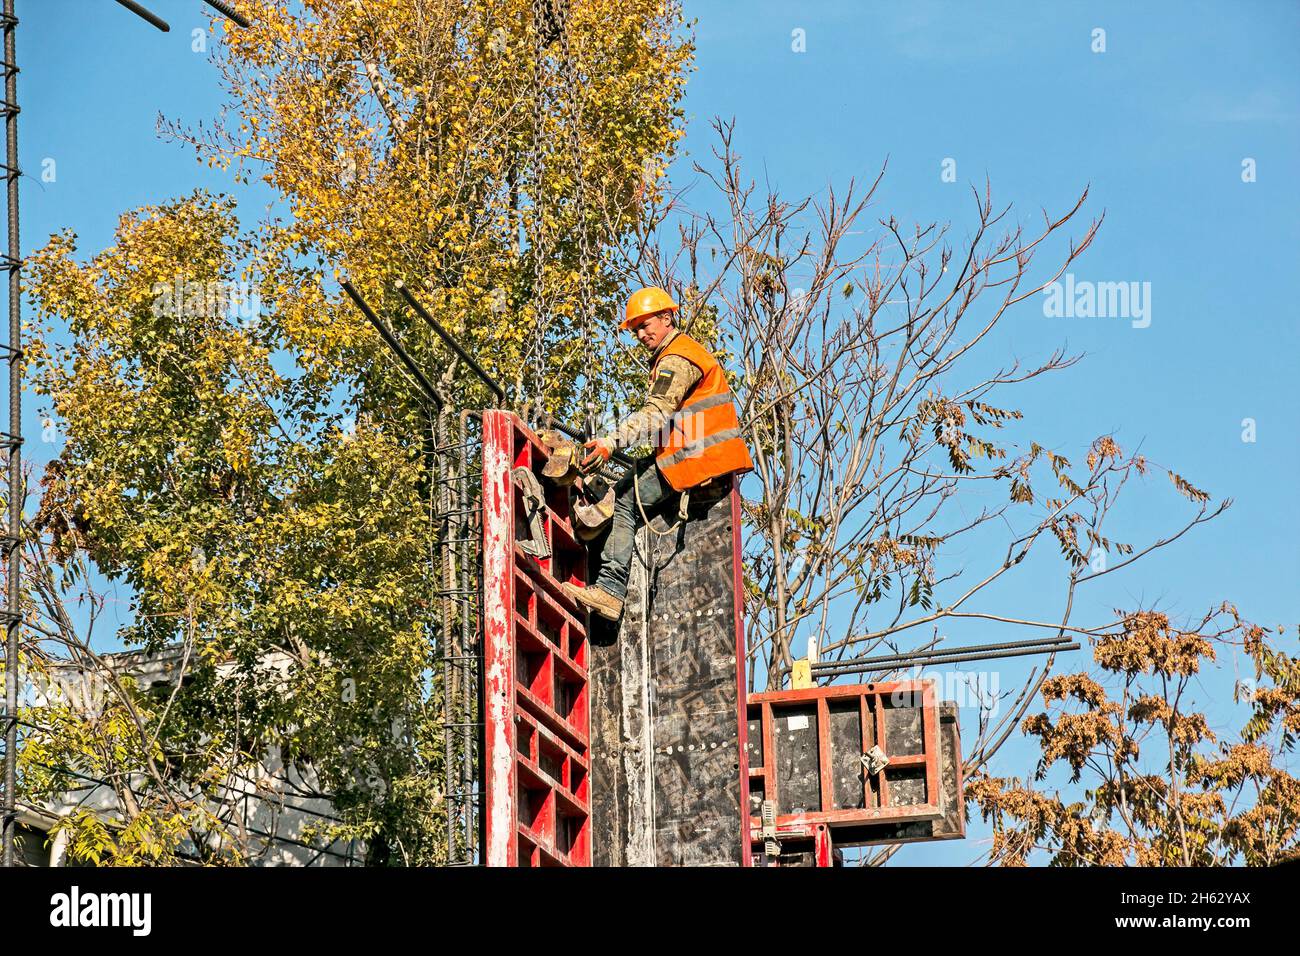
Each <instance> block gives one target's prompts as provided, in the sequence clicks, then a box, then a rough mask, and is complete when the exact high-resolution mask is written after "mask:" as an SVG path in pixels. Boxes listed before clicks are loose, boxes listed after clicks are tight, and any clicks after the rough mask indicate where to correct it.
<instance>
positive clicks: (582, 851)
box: [483, 411, 591, 866]
mask: <svg viewBox="0 0 1300 956" xmlns="http://www.w3.org/2000/svg"><path fill="white" fill-rule="evenodd" d="M545 460H546V453H545V449H544V447H543V445H542V444H541V442H540V441H539V440H538V439H537V436H536V435H534V434H533V433H532V432H531V431H530V430H529V429H528V428H527V427H526V426H525V425H524V424H523V423H522V422H521V421H520V420H519V418H517V417H516V416H515V415H513V414H511V413H509V412H503V411H485V412H484V413H483V712H484V751H483V784H484V816H485V821H484V822H485V834H484V848H483V862H484V863H485V864H487V865H488V866H590V865H591V740H590V726H591V723H590V704H589V692H588V662H589V656H590V643H589V640H588V635H587V630H586V624H585V615H584V614H583V613H582V612H581V611H580V609H579V608H578V607H576V606H575V604H574V603H573V601H571V600H570V599H569V598H568V597H567V596H565V594H564V593H563V592H562V591H561V589H560V585H561V584H562V583H564V582H571V583H579V584H580V583H585V581H586V575H587V555H586V550H585V549H584V548H583V547H582V545H581V544H580V543H579V542H578V541H577V539H576V538H575V537H574V534H573V528H572V524H571V515H570V512H569V494H568V490H567V489H565V488H553V487H547V483H546V482H544V481H540V477H539V481H540V483H541V485H542V488H543V491H544V494H545V505H544V507H543V508H542V509H541V516H542V526H543V529H544V532H545V538H546V542H547V544H548V545H549V548H550V554H549V555H548V556H544V557H536V556H533V555H532V554H528V553H526V552H525V551H524V550H523V549H522V548H521V545H520V540H521V537H522V538H523V539H525V540H531V534H530V529H529V525H528V518H527V515H526V513H525V511H526V509H525V503H524V495H523V492H522V490H521V489H520V488H519V487H518V486H517V483H516V481H515V480H514V477H513V472H514V470H515V469H516V468H527V469H529V470H531V471H533V473H534V474H535V475H539V476H540V468H541V466H542V464H543V463H544V462H545Z"/></svg>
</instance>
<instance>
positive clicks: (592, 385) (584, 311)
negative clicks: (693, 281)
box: [556, 0, 598, 430]
mask: <svg viewBox="0 0 1300 956" xmlns="http://www.w3.org/2000/svg"><path fill="white" fill-rule="evenodd" d="M569 4H570V0H556V7H557V10H558V12H559V14H560V69H561V71H562V72H563V75H564V85H565V87H566V88H567V92H568V100H569V102H568V106H569V123H568V129H569V151H570V153H571V157H570V158H571V161H572V163H573V171H574V176H573V181H574V202H573V205H574V213H575V216H576V219H577V224H576V228H577V230H578V312H579V315H578V325H579V328H581V329H582V337H583V340H584V346H585V348H586V352H587V374H586V378H585V381H584V382H583V388H582V397H581V400H580V401H581V405H582V408H583V412H584V422H585V425H586V427H587V428H588V429H589V430H590V429H592V428H593V427H594V422H595V415H596V402H595V398H596V382H595V379H596V350H595V347H594V346H595V343H596V336H595V334H594V333H595V328H594V325H595V309H594V307H593V305H592V300H591V273H592V270H593V269H594V268H596V267H597V266H598V263H597V262H596V261H595V260H594V259H593V257H592V252H591V241H590V238H589V236H588V234H587V233H588V229H587V178H586V171H585V169H584V163H583V153H582V139H581V136H580V131H581V129H582V123H583V105H582V89H583V87H582V84H581V83H580V82H579V79H578V71H577V69H576V67H575V66H574V62H573V57H572V55H571V51H570V46H569V23H570V6H569Z"/></svg>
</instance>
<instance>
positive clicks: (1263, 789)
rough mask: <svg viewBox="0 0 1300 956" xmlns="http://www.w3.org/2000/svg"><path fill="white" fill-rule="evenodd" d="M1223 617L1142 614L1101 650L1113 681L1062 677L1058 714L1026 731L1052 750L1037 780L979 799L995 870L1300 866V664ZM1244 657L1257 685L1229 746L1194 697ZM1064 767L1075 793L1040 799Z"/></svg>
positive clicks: (1048, 693) (983, 792)
mask: <svg viewBox="0 0 1300 956" xmlns="http://www.w3.org/2000/svg"><path fill="white" fill-rule="evenodd" d="M1278 636H1281V635H1273V634H1272V633H1271V632H1269V631H1268V630H1266V629H1264V628H1262V627H1259V626H1258V625H1254V624H1250V623H1248V622H1246V621H1243V620H1242V619H1241V618H1240V616H1239V615H1238V613H1237V611H1236V609H1235V608H1233V607H1232V606H1231V605H1226V604H1225V605H1223V606H1222V607H1220V608H1217V609H1215V610H1214V611H1211V612H1210V613H1209V614H1207V615H1205V617H1204V618H1203V619H1202V620H1201V621H1199V622H1197V623H1196V624H1195V625H1194V626H1192V627H1189V628H1185V629H1184V628H1180V627H1178V626H1176V625H1175V624H1174V623H1172V622H1171V621H1170V620H1169V618H1168V616H1166V615H1165V614H1161V613H1158V612H1155V611H1139V612H1135V613H1131V614H1128V615H1125V616H1124V621H1123V626H1122V627H1120V628H1118V629H1117V630H1115V631H1114V632H1113V633H1110V634H1108V635H1105V636H1103V637H1101V638H1099V639H1098V640H1096V641H1095V642H1094V646H1093V657H1094V659H1095V661H1096V663H1097V666H1098V670H1099V673H1097V674H1096V675H1090V674H1084V673H1075V674H1064V675H1058V676H1055V677H1051V678H1049V679H1048V680H1047V681H1045V682H1044V683H1043V685H1042V699H1043V703H1044V705H1046V707H1047V710H1045V711H1044V712H1042V713H1038V714H1033V715H1031V716H1029V717H1027V718H1026V719H1025V720H1024V722H1023V724H1022V729H1023V730H1024V732H1025V733H1026V734H1027V735H1030V736H1032V737H1037V738H1038V743H1039V746H1040V748H1041V751H1042V757H1041V759H1040V760H1039V763H1038V767H1037V769H1036V771H1035V772H1034V774H1033V779H1032V780H1010V779H1002V778H996V777H991V776H988V775H980V776H978V777H977V778H975V779H973V780H971V781H969V782H968V783H967V785H966V797H967V799H968V800H970V801H972V802H973V804H974V805H975V806H976V807H978V808H979V810H980V812H981V813H982V814H983V816H984V818H985V819H986V820H988V821H990V822H991V823H992V825H993V845H992V848H991V850H990V851H989V859H990V861H991V862H993V863H997V864H1001V865H1010V866H1018V865H1025V864H1026V863H1028V862H1030V858H1031V855H1032V854H1035V853H1036V852H1042V853H1044V854H1046V857H1047V859H1048V860H1049V861H1050V863H1051V864H1052V865H1055V866H1134V865H1136V866H1227V865H1243V864H1244V865H1247V866H1269V865H1273V864H1276V863H1280V862H1282V861H1283V860H1286V859H1290V858H1294V857H1295V856H1296V855H1297V853H1300V780H1297V779H1296V778H1295V777H1294V776H1292V775H1291V774H1290V773H1289V772H1288V770H1287V769H1286V765H1285V754H1287V753H1289V752H1291V751H1293V749H1294V744H1295V740H1296V735H1297V733H1300V660H1297V659H1296V658H1295V657H1292V656H1290V655H1288V654H1286V653H1284V652H1282V651H1280V650H1278V649H1277V648H1276V647H1274V646H1273V644H1272V643H1270V638H1274V639H1275V638H1276V637H1278ZM1238 649H1240V650H1241V651H1244V652H1245V654H1246V655H1247V657H1248V658H1249V659H1250V660H1251V661H1252V662H1253V664H1254V675H1255V676H1254V679H1253V680H1245V681H1242V680H1239V681H1238V682H1237V686H1236V689H1235V690H1234V701H1235V700H1238V699H1240V701H1241V702H1243V703H1246V704H1249V705H1250V707H1251V711H1252V713H1251V716H1250V717H1249V719H1248V720H1247V721H1246V722H1245V724H1244V726H1243V727H1242V729H1241V731H1240V732H1239V733H1238V734H1236V735H1234V736H1233V737H1232V738H1229V739H1221V738H1220V736H1219V735H1218V734H1216V733H1215V732H1214V731H1213V730H1212V729H1211V728H1210V724H1209V721H1208V720H1207V718H1206V716H1205V714H1204V713H1203V712H1201V711H1200V710H1198V709H1197V706H1198V705H1197V704H1196V703H1195V701H1194V694H1195V690H1196V687H1197V678H1198V677H1199V676H1200V675H1201V674H1202V668H1203V667H1204V666H1205V665H1206V664H1208V663H1210V662H1213V661H1214V660H1215V659H1216V655H1217V652H1222V651H1223V650H1230V651H1232V652H1234V653H1235V652H1236V651H1237V650H1238ZM1058 765H1063V766H1064V767H1068V768H1069V780H1068V785H1067V786H1066V787H1064V788H1061V789H1040V788H1036V787H1035V786H1034V784H1035V783H1041V782H1042V781H1044V780H1047V779H1048V778H1049V775H1050V774H1051V773H1052V772H1053V771H1054V769H1055V768H1057V766H1058Z"/></svg>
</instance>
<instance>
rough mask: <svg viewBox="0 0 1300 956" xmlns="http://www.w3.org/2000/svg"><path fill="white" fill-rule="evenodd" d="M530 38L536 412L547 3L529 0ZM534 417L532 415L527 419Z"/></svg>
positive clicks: (542, 316)
mask: <svg viewBox="0 0 1300 956" xmlns="http://www.w3.org/2000/svg"><path fill="white" fill-rule="evenodd" d="M532 13H533V22H532V38H533V137H532V149H531V153H532V157H531V158H532V214H533V217H534V219H535V224H534V230H533V232H531V233H530V234H529V236H528V252H529V257H530V260H531V262H530V267H531V271H532V279H533V281H532V302H533V311H534V314H535V315H536V316H537V328H536V330H535V334H534V336H533V341H532V343H531V345H530V348H529V357H528V360H527V361H526V363H525V366H526V367H527V366H529V365H531V367H532V373H533V381H532V407H533V409H535V410H540V407H541V404H542V398H543V396H544V394H545V391H546V389H545V378H546V333H547V328H548V326H549V325H550V317H551V309H550V305H549V303H548V302H547V299H546V290H545V269H546V266H545V263H546V254H547V250H548V247H549V246H550V240H549V237H548V236H547V229H546V213H545V209H544V208H543V202H542V197H543V196H544V195H545V192H546V154H545V152H544V151H543V149H542V141H543V139H544V136H545V125H546V117H545V107H544V103H543V98H544V97H545V96H546V94H547V89H548V86H547V83H546V75H545V71H544V69H543V67H542V60H543V58H544V57H545V55H546V54H545V41H544V39H543V36H542V28H543V25H545V24H547V23H548V21H550V19H551V17H552V11H551V4H550V2H549V0H532ZM536 414H537V411H534V412H533V414H532V415H530V417H533V416H535V415H536Z"/></svg>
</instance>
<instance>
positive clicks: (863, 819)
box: [749, 680, 964, 866]
mask: <svg viewBox="0 0 1300 956" xmlns="http://www.w3.org/2000/svg"><path fill="white" fill-rule="evenodd" d="M944 707H945V708H946V709H945V711H944V713H943V719H944V720H945V721H946V725H945V726H946V727H947V732H946V733H944V734H943V735H942V737H941V735H940V719H941V715H940V704H939V702H938V701H937V700H936V698H935V689H934V684H933V682H932V681H928V680H922V681H892V682H882V683H873V684H854V685H831V686H826V687H810V688H804V689H800V690H786V691H774V692H767V693H760V694H751V695H750V697H749V792H750V801H749V810H750V824H751V834H752V835H753V838H754V840H755V845H756V847H761V846H762V842H763V841H762V839H761V834H762V820H761V808H762V805H763V802H764V801H772V802H773V804H774V806H775V810H776V836H777V838H778V840H785V839H790V840H793V841H795V842H796V843H797V844H798V845H800V846H808V847H809V848H810V850H811V853H810V854H806V855H811V856H813V857H815V860H814V861H813V865H821V866H826V865H829V864H830V863H831V859H832V857H831V854H832V847H833V846H843V845H861V844H865V843H872V842H891V841H892V840H894V839H898V840H907V839H952V838H956V837H960V836H961V835H963V834H964V818H963V815H962V813H961V804H960V790H961V779H960V773H961V767H960V738H959V732H958V730H957V726H956V710H955V708H954V707H952V705H947V704H945V705H944ZM875 747H879V748H880V750H881V751H883V753H884V755H885V756H886V757H887V758H888V763H887V764H886V766H885V767H884V769H883V770H880V771H878V772H876V773H871V772H870V771H869V770H868V768H867V767H866V765H865V762H864V760H863V755H864V754H867V753H868V752H871V751H872V750H873V748H875ZM915 824H923V825H924V826H914V825H915Z"/></svg>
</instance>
